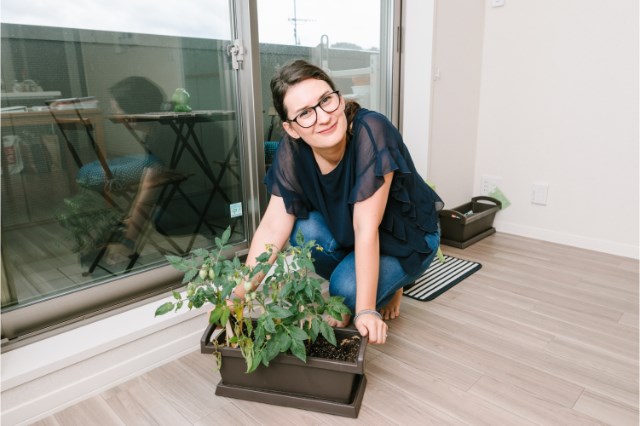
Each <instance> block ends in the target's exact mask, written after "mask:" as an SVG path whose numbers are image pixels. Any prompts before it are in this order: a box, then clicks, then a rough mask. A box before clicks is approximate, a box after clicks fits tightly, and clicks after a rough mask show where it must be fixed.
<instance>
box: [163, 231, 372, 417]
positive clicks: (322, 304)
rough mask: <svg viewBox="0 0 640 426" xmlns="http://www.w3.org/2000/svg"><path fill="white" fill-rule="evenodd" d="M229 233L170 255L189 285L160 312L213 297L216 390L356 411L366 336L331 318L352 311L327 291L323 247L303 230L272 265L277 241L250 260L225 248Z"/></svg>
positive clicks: (210, 341) (204, 345) (204, 344)
mask: <svg viewBox="0 0 640 426" xmlns="http://www.w3.org/2000/svg"><path fill="white" fill-rule="evenodd" d="M230 235H231V230H230V229H227V230H226V231H225V232H224V233H223V235H222V236H221V238H218V237H216V239H215V246H214V247H213V248H212V249H210V250H207V249H196V250H193V251H192V253H191V254H190V255H188V256H186V257H179V256H167V259H168V261H169V263H170V264H171V265H173V266H174V267H175V268H176V269H178V270H180V271H182V272H184V278H183V284H186V292H184V293H183V294H181V293H179V292H177V291H174V292H173V298H174V300H172V301H168V302H165V303H163V304H162V305H160V306H159V307H158V308H157V310H156V316H157V315H163V314H166V313H168V312H173V311H178V310H180V309H182V308H184V307H185V306H186V307H187V308H189V309H192V308H200V307H202V306H204V305H205V304H206V303H207V302H208V303H210V304H211V306H212V309H211V311H210V314H209V325H208V327H207V328H206V330H205V332H204V335H203V337H202V340H201V352H202V353H213V354H215V356H216V361H217V365H218V368H219V369H220V375H221V378H222V379H221V381H220V383H218V386H217V388H216V395H221V396H228V397H234V398H241V399H247V400H252V401H259V402H265V403H270V404H277V405H284V406H292V407H297V408H302V409H308V410H314V411H321V412H325V413H330V414H337V415H343V416H348V417H357V414H358V411H359V408H360V404H361V402H362V397H363V394H364V388H365V384H366V379H365V376H364V353H365V349H366V346H367V339H366V338H362V337H361V336H360V334H359V333H358V332H357V330H356V329H354V328H337V329H334V328H332V327H331V326H330V325H329V324H328V323H327V322H326V321H325V320H324V317H323V316H324V315H329V316H331V317H333V318H336V319H340V318H342V315H343V314H349V313H350V311H349V308H347V306H346V305H344V303H343V299H342V298H341V297H336V296H332V297H328V298H325V297H324V295H323V293H322V282H323V280H322V279H321V278H319V277H318V276H317V275H315V274H314V266H313V258H312V252H313V250H322V248H321V247H320V246H318V245H316V244H315V242H313V241H309V242H305V241H304V239H303V237H302V235H301V234H298V235H297V236H296V239H297V245H296V246H289V247H287V248H286V249H285V250H283V251H280V252H279V253H278V254H277V257H276V260H275V262H274V264H273V266H272V265H271V264H269V262H268V259H269V258H270V257H271V255H272V252H273V248H272V247H266V251H265V252H264V253H262V254H261V255H260V256H259V257H258V259H257V264H256V266H254V267H253V268H249V267H248V266H246V265H245V264H243V263H242V262H241V261H240V259H239V258H238V257H237V256H236V257H234V258H233V259H231V260H230V259H227V258H225V257H224V256H223V254H222V253H223V252H224V251H225V250H226V249H228V248H229V247H228V246H227V242H228V241H229V237H230ZM262 273H264V274H266V277H265V278H264V279H263V281H262V283H261V285H260V286H259V287H258V288H257V289H255V290H253V291H252V289H251V286H250V285H249V284H248V283H249V282H250V281H251V279H252V278H253V277H255V276H256V275H257V274H262ZM242 282H245V283H246V284H245V290H247V292H246V295H245V297H244V298H241V299H240V298H234V297H233V294H232V292H233V289H234V288H235V287H236V286H237V285H239V284H240V283H242Z"/></svg>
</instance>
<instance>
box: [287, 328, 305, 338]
mask: <svg viewBox="0 0 640 426" xmlns="http://www.w3.org/2000/svg"><path fill="white" fill-rule="evenodd" d="M287 331H288V332H289V335H290V336H291V338H292V339H294V340H307V339H308V338H309V335H308V334H307V332H306V331H304V330H303V329H301V328H299V327H298V326H297V325H292V326H290V327H287Z"/></svg>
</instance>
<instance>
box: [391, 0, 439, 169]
mask: <svg viewBox="0 0 640 426" xmlns="http://www.w3.org/2000/svg"><path fill="white" fill-rule="evenodd" d="M433 2H434V0H405V2H404V5H403V10H402V21H403V24H402V44H403V51H402V56H401V57H402V63H401V81H400V91H401V95H400V103H401V106H400V108H401V113H400V125H399V127H400V131H401V132H402V136H403V139H404V142H405V144H406V145H407V147H408V148H409V152H411V156H412V157H413V161H414V163H415V166H416V168H417V169H418V172H419V173H420V174H421V175H422V176H423V177H425V178H426V177H427V168H428V167H427V165H428V160H429V159H428V157H429V152H428V149H429V143H428V142H429V118H430V113H429V110H430V104H431V57H432V44H433V33H432V23H433V8H434V6H433Z"/></svg>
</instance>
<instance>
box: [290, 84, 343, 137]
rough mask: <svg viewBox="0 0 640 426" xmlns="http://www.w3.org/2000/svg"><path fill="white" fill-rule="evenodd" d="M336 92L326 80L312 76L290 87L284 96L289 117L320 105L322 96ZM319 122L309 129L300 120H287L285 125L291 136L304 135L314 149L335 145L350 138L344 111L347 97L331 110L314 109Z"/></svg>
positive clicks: (291, 117)
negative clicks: (300, 123) (329, 111)
mask: <svg viewBox="0 0 640 426" xmlns="http://www.w3.org/2000/svg"><path fill="white" fill-rule="evenodd" d="M331 92H333V89H331V86H329V84H328V83H327V82H326V81H323V80H316V79H313V78H310V79H307V80H304V81H301V82H300V83H298V84H296V85H294V86H291V87H290V88H289V90H287V93H286V95H285V96H284V106H285V108H286V111H287V115H288V117H287V118H288V119H293V118H295V117H296V116H297V115H298V114H299V113H300V111H302V110H303V109H305V108H310V107H313V106H314V105H317V104H318V103H319V102H320V101H321V100H322V98H323V97H325V96H326V95H328V94H329V93H331ZM315 111H316V117H317V119H316V122H315V124H314V125H313V126H311V127H309V128H306V129H305V128H303V127H301V126H300V125H299V124H298V123H297V122H295V121H292V122H285V123H284V124H283V127H284V129H285V131H286V132H287V133H288V134H289V136H291V137H293V138H296V139H298V138H302V139H303V140H304V141H305V142H306V143H308V144H309V145H310V146H311V147H312V148H314V149H326V148H334V147H336V146H337V145H339V144H341V143H343V142H344V141H345V140H346V138H347V117H346V116H345V114H344V100H343V99H342V98H340V106H339V107H338V109H336V110H335V111H333V112H331V113H327V112H325V111H324V110H323V109H322V108H320V107H317V108H315Z"/></svg>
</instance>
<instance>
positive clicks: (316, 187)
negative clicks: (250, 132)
mask: <svg viewBox="0 0 640 426" xmlns="http://www.w3.org/2000/svg"><path fill="white" fill-rule="evenodd" d="M352 130H353V136H352V137H351V138H350V139H349V140H348V142H347V147H346V151H345V153H344V156H343V158H342V160H341V161H340V163H339V164H338V166H337V167H336V168H335V169H334V170H332V171H331V172H329V173H327V174H326V175H323V174H322V173H321V172H320V169H319V167H318V165H317V163H316V161H315V158H314V156H313V152H312V150H311V147H310V146H309V145H307V144H306V143H305V142H304V141H303V140H302V139H293V138H291V137H289V136H288V135H285V136H284V137H283V138H282V140H281V141H280V146H279V147H278V150H277V152H276V156H275V158H274V162H273V164H272V165H271V167H270V168H269V171H268V173H267V176H266V177H265V184H266V185H267V190H268V191H269V192H270V193H271V194H275V195H277V196H280V197H282V198H283V200H284V203H285V207H286V209H287V212H288V213H290V214H292V215H294V216H296V218H302V219H306V218H308V216H309V211H312V210H316V211H318V212H320V213H321V214H322V216H323V217H324V218H325V220H326V221H327V224H328V226H329V229H330V230H331V232H332V234H333V237H334V238H335V239H336V241H337V242H338V243H339V244H340V245H342V247H344V248H346V249H348V248H352V247H353V246H354V242H355V235H354V231H353V205H354V203H356V202H358V201H362V200H365V199H367V198H369V197H370V196H371V195H373V194H374V193H375V192H376V191H377V190H378V188H380V187H381V186H382V185H383V183H384V175H386V174H387V173H389V172H392V171H394V172H395V173H394V176H393V181H392V183H391V190H390V193H389V200H388V201H387V206H386V208H385V211H384V216H383V218H382V222H381V224H380V228H379V236H380V253H381V254H385V255H389V256H394V257H396V258H398V260H399V261H400V264H401V265H402V267H403V269H404V270H405V272H407V273H409V274H412V273H419V272H421V264H422V262H423V261H424V259H426V257H427V256H428V255H429V254H430V253H431V249H430V248H429V246H428V245H427V244H426V242H425V240H424V237H425V235H426V233H431V232H435V231H437V229H438V210H440V209H442V207H443V206H444V204H443V202H442V200H441V199H440V197H439V196H438V195H437V194H436V193H435V192H434V191H433V190H432V189H431V188H430V187H429V186H428V185H427V184H426V183H425V181H424V180H423V179H422V178H421V177H420V175H419V174H418V172H417V171H416V168H415V166H414V165H413V161H412V159H411V155H410V154H409V151H408V150H407V147H406V146H405V144H404V142H403V141H402V136H400V133H399V132H398V130H397V129H396V128H395V127H394V126H393V124H392V123H391V122H390V121H389V120H388V119H387V118H386V117H385V116H383V115H382V114H379V113H377V112H374V111H369V110H366V109H364V108H363V109H360V110H359V111H358V112H357V114H356V116H355V118H354V120H353V127H352Z"/></svg>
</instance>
